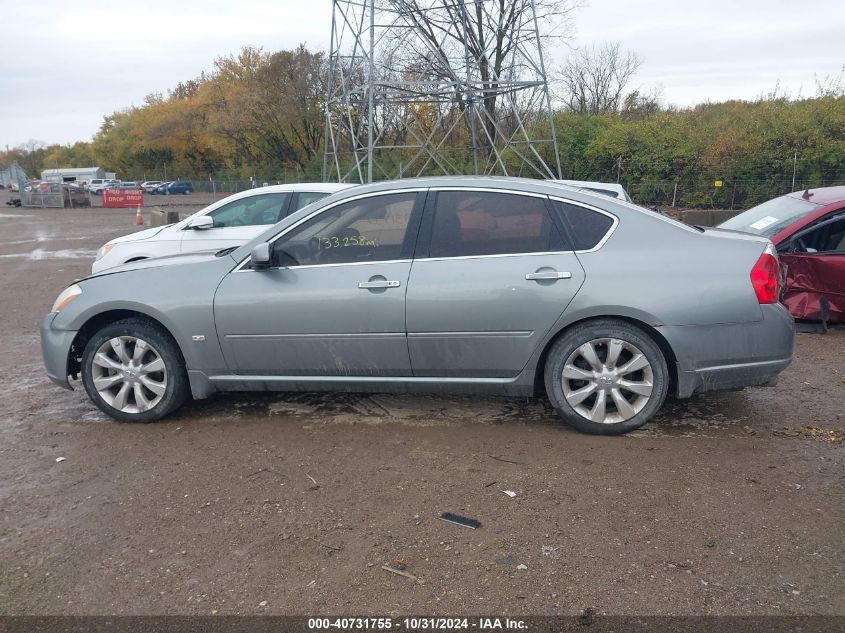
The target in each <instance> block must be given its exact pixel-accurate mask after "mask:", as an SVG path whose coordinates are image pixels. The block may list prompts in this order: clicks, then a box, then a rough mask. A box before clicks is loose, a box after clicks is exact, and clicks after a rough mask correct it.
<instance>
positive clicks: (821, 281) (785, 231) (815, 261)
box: [719, 187, 845, 322]
mask: <svg viewBox="0 0 845 633" xmlns="http://www.w3.org/2000/svg"><path fill="white" fill-rule="evenodd" d="M719 227H720V228H723V229H733V230H736V231H744V232H746V233H751V234H753V235H760V236H762V237H766V238H769V239H771V240H772V242H773V243H774V245H775V247H776V248H777V250H778V253H779V254H780V261H781V264H782V266H783V268H784V271H785V275H784V277H785V282H784V289H783V297H782V299H783V302H784V303H785V304H786V306H787V308H789V311H790V312H791V313H792V315H793V316H794V317H795V318H796V319H807V320H820V319H821V318H822V303H823V298H824V299H826V300H827V304H828V311H829V316H830V319H831V320H832V321H840V322H845V187H823V188H820V189H808V190H806V191H796V192H794V193H790V194H787V195H785V196H781V197H779V198H775V199H773V200H769V201H768V202H764V203H763V204H760V205H758V206H756V207H753V208H751V209H748V210H747V211H745V212H743V213H740V214H739V215H737V216H735V217H733V218H731V219H730V220H727V221H726V222H722V224H720V225H719Z"/></svg>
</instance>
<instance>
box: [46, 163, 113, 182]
mask: <svg viewBox="0 0 845 633" xmlns="http://www.w3.org/2000/svg"><path fill="white" fill-rule="evenodd" d="M114 177H115V174H114V172H107V171H103V168H102V167H67V168H63V169H45V170H44V171H42V172H41V180H47V181H49V182H75V181H80V182H82V181H85V182H89V181H90V180H91V179H92V178H114Z"/></svg>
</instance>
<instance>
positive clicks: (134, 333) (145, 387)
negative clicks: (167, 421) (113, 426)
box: [82, 318, 190, 422]
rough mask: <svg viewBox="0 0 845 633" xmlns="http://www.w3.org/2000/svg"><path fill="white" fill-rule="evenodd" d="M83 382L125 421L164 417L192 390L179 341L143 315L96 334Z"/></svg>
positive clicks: (87, 352)
mask: <svg viewBox="0 0 845 633" xmlns="http://www.w3.org/2000/svg"><path fill="white" fill-rule="evenodd" d="M82 383H83V384H84V385H85V391H86V392H87V393H88V397H89V398H91V400H92V401H93V402H94V404H96V405H97V406H98V407H99V408H100V409H101V410H102V411H103V412H105V413H107V414H108V415H110V416H111V417H113V418H114V419H115V420H118V421H120V422H153V421H155V420H159V419H161V418H163V417H164V416H166V415H168V414H169V413H172V412H173V411H175V410H176V409H178V408H179V407H180V406H181V405H182V404H183V403H184V402H185V401H186V400H187V399H188V396H189V395H190V388H189V386H188V377H187V374H186V372H185V363H184V361H183V360H182V355H181V353H180V352H179V348H178V347H177V345H176V342H175V341H174V340H173V338H172V337H171V336H170V335H169V334H167V333H166V332H163V331H162V330H161V329H159V328H158V327H157V326H156V325H154V324H153V323H150V322H149V321H146V320H143V319H134V318H133V319H125V320H123V321H118V322H117V323H113V324H111V325H108V326H106V327H104V328H103V329H101V330H100V331H98V332H97V333H96V334H95V335H94V336H92V337H91V339H90V340H89V341H88V344H87V345H86V346H85V351H84V353H83V356H82Z"/></svg>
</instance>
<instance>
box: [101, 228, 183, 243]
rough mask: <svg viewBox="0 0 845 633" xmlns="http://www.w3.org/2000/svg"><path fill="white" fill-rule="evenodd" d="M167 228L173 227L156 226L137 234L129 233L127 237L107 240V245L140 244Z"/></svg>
mask: <svg viewBox="0 0 845 633" xmlns="http://www.w3.org/2000/svg"><path fill="white" fill-rule="evenodd" d="M169 226H173V225H172V224H166V225H165V226H156V227H154V228H151V229H144V230H143V231H138V232H137V233H130V234H129V235H123V236H121V237H116V238H114V239H113V240H109V244H124V243H126V242H140V241H141V240H148V239H150V238H151V237H154V236H156V235H158V234H159V233H161V232H162V231H163V230H164V229H166V228H167V227H169Z"/></svg>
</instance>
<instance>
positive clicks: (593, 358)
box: [561, 338, 654, 424]
mask: <svg viewBox="0 0 845 633" xmlns="http://www.w3.org/2000/svg"><path fill="white" fill-rule="evenodd" d="M561 385H562V387H563V395H564V397H565V398H566V401H567V402H568V403H569V406H571V407H572V408H573V409H574V410H575V411H576V412H577V413H578V414H579V415H580V416H582V417H584V418H586V419H587V420H590V421H591V422H596V423H599V424H616V423H619V422H624V421H626V420H629V419H631V418H632V417H634V416H635V415H637V414H638V413H639V412H640V411H642V410H643V408H644V407H645V406H646V404H648V401H649V400H650V399H651V394H652V391H653V389H654V371H653V370H652V367H651V363H650V362H649V361H648V358H646V355H645V354H643V352H642V351H641V350H640V349H639V348H638V347H636V346H635V345H633V344H632V343H629V342H628V341H624V340H622V339H618V338H597V339H593V340H591V341H587V342H586V343H584V344H582V345H580V346H579V347H577V348H576V349H575V350H574V351H573V352H572V353H571V354H570V355H569V358H567V359H566V363H565V364H564V366H563V371H562V375H561Z"/></svg>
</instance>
